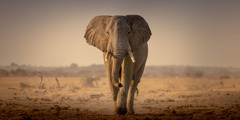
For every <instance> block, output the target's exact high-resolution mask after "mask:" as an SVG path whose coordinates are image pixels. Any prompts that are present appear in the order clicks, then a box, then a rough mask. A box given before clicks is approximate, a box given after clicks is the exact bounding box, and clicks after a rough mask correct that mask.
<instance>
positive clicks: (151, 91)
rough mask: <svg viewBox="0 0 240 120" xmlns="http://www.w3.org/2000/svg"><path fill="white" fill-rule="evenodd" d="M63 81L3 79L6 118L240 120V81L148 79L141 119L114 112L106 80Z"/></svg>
mask: <svg viewBox="0 0 240 120" xmlns="http://www.w3.org/2000/svg"><path fill="white" fill-rule="evenodd" d="M58 80H59V84H60V86H58V84H57V82H56V80H55V78H43V83H42V84H41V85H40V78H38V77H32V78H30V77H22V78H17V77H7V78H0V119H81V120H82V119H98V120H99V119H117V120H118V119H119V120H125V119H133V120H137V119H143V120H149V119H184V120H185V119H240V79H231V78H230V79H229V78H227V79H207V78H143V79H142V81H141V83H140V85H139V87H138V89H139V92H140V93H139V96H138V97H136V99H135V106H134V107H135V112H136V115H122V116H118V115H114V114H113V112H112V111H113V107H112V106H113V105H112V100H111V96H110V89H109V87H108V83H107V80H106V78H102V79H101V80H99V81H97V82H95V81H94V82H93V84H91V83H90V84H89V82H87V81H86V79H85V78H82V79H80V78H58ZM86 86H88V87H86ZM91 95H95V96H99V98H90V96H91Z"/></svg>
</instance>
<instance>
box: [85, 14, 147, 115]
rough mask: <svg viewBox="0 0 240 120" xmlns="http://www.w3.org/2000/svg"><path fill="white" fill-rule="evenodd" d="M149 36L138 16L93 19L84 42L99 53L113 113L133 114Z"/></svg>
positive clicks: (144, 23) (145, 26)
mask: <svg viewBox="0 0 240 120" xmlns="http://www.w3.org/2000/svg"><path fill="white" fill-rule="evenodd" d="M151 35H152V32H151V30H150V28H149V25H148V23H147V22H146V21H145V19H144V18H143V17H141V16H140V15H126V16H123V15H116V16H107V15H106V16H105V15H101V16H96V17H94V18H93V19H92V20H91V21H90V22H89V24H88V26H87V29H86V32H85V35H84V38H85V39H86V42H87V43H88V44H89V45H92V46H94V47H96V48H98V49H99V50H101V51H102V52H103V60H104V64H105V67H106V70H107V77H108V82H109V86H110V89H111V92H112V98H113V104H114V110H115V113H116V114H118V115H124V114H135V112H134V109H133V103H134V96H135V91H136V90H137V86H138V84H139V82H140V79H141V77H142V74H143V71H144V68H145V64H146V61H147V57H148V44H147V42H148V40H149V39H150V37H151Z"/></svg>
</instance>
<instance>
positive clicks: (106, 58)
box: [105, 52, 109, 62]
mask: <svg viewBox="0 0 240 120" xmlns="http://www.w3.org/2000/svg"><path fill="white" fill-rule="evenodd" d="M108 55H109V52H107V55H106V57H105V61H106V62H107V60H108Z"/></svg>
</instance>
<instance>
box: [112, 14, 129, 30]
mask: <svg viewBox="0 0 240 120" xmlns="http://www.w3.org/2000/svg"><path fill="white" fill-rule="evenodd" d="M109 25H110V28H119V27H121V28H122V27H127V26H128V21H127V19H126V17H125V16H113V17H112V18H111V21H110V24H109Z"/></svg>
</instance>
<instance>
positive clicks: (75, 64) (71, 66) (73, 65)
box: [70, 63, 78, 69]
mask: <svg viewBox="0 0 240 120" xmlns="http://www.w3.org/2000/svg"><path fill="white" fill-rule="evenodd" d="M70 68H72V69H77V68H78V64H77V63H72V64H71V65H70Z"/></svg>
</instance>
